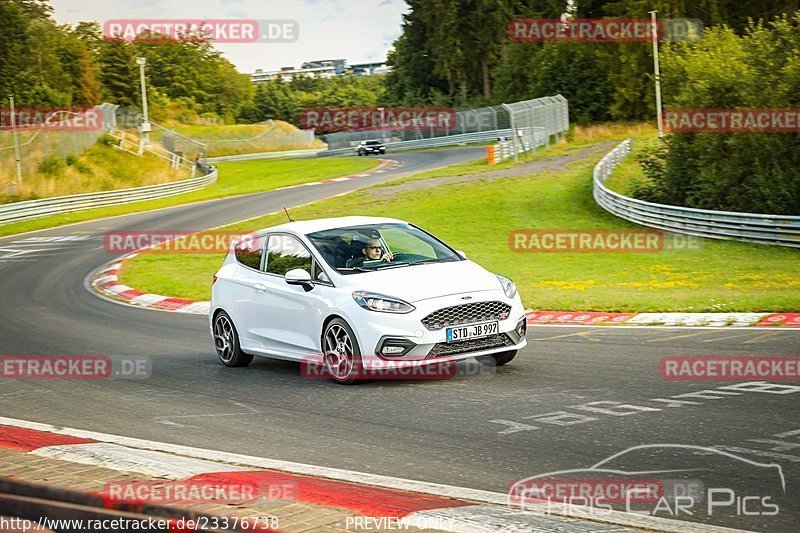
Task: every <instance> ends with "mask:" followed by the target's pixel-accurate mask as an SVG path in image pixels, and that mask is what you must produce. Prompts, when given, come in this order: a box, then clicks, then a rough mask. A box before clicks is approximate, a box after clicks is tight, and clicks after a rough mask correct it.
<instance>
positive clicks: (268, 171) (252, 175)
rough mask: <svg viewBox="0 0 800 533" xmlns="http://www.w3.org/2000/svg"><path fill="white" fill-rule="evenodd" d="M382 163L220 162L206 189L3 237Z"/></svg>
mask: <svg viewBox="0 0 800 533" xmlns="http://www.w3.org/2000/svg"><path fill="white" fill-rule="evenodd" d="M124 155H126V157H128V158H129V159H127V160H126V161H125V164H127V165H131V166H132V163H133V162H135V161H136V160H135V159H132V158H135V157H136V156H133V155H128V154H124ZM378 164H379V162H378V161H376V160H374V159H373V160H370V159H363V158H355V157H352V158H326V159H284V160H253V161H232V162H229V163H220V164H219V165H217V168H218V169H219V180H218V181H217V183H215V184H213V185H209V186H208V187H206V188H205V189H201V190H199V191H193V192H189V193H186V194H181V195H177V196H171V197H169V198H161V199H159V200H149V201H145V202H137V203H133V204H126V205H119V206H114V207H104V208H100V209H90V210H87V211H78V212H75V213H65V214H62V215H53V216H49V217H43V218H37V219H34V220H28V221H22V222H14V223H11V224H5V225H3V226H0V236H4V235H13V234H16V233H23V232H26V231H34V230H38V229H44V228H52V227H56V226H63V225H64V224H72V223H75V222H81V221H84V220H92V219H97V218H104V217H110V216H116V215H124V214H127V213H137V212H139V211H146V210H149V209H158V208H162V207H170V206H174V205H179V204H186V203H190V202H198V201H202V200H210V199H214V198H223V197H225V196H233V195H238V194H248V193H255V192H263V191H269V190H273V189H277V188H279V187H286V186H288V185H296V184H299V183H308V182H311V181H317V180H320V179H328V178H336V177H340V176H347V175H349V174H354V173H358V172H364V171H367V170H369V169H371V168H374V167H375V166H377V165H378Z"/></svg>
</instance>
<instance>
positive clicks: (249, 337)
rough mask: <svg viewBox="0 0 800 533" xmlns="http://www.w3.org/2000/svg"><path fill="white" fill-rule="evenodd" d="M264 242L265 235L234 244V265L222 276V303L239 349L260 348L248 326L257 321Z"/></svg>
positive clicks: (261, 286) (255, 324)
mask: <svg viewBox="0 0 800 533" xmlns="http://www.w3.org/2000/svg"><path fill="white" fill-rule="evenodd" d="M266 246H267V237H266V236H265V235H262V236H259V237H256V238H255V239H253V240H246V241H242V242H241V243H239V244H237V245H236V246H235V247H234V249H233V254H234V257H235V259H236V268H235V269H234V270H233V271H232V272H231V274H230V275H229V276H226V277H225V278H224V283H225V305H224V307H225V309H226V310H227V311H228V314H229V315H230V316H231V319H232V320H233V323H234V325H235V326H236V330H237V331H238V333H239V342H240V343H241V346H242V349H243V350H245V351H246V352H248V353H250V351H252V350H254V349H255V350H258V349H260V348H261V346H260V343H259V342H258V341H257V340H256V339H254V337H253V334H252V330H253V329H254V328H255V327H256V326H257V324H258V320H257V315H256V305H257V298H258V296H259V295H260V293H261V290H262V289H265V288H266V286H264V285H263V280H262V279H261V276H263V274H262V267H263V259H264V250H265V248H266Z"/></svg>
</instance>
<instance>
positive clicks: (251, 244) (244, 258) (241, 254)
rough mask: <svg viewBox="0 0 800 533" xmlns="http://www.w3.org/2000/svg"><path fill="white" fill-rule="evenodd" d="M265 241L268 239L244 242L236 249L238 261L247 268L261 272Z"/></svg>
mask: <svg viewBox="0 0 800 533" xmlns="http://www.w3.org/2000/svg"><path fill="white" fill-rule="evenodd" d="M265 241H266V237H256V238H255V239H246V240H243V241H242V242H241V243H240V244H238V245H236V248H234V254H235V255H236V260H237V261H238V262H240V263H241V264H243V265H244V266H246V267H250V268H254V269H256V270H259V269H260V268H261V258H262V257H263V255H264V244H265Z"/></svg>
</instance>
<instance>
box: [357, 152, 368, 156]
mask: <svg viewBox="0 0 800 533" xmlns="http://www.w3.org/2000/svg"><path fill="white" fill-rule="evenodd" d="M365 155H367V153H366V152H365V151H364V150H359V151H358V157H364V156H365Z"/></svg>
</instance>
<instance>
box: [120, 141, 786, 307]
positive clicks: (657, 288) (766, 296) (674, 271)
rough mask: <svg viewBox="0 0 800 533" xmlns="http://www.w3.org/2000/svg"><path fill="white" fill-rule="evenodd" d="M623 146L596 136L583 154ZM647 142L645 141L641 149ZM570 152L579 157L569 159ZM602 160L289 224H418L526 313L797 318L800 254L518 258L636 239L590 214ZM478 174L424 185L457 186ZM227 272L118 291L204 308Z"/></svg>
mask: <svg viewBox="0 0 800 533" xmlns="http://www.w3.org/2000/svg"><path fill="white" fill-rule="evenodd" d="M617 138H618V136H616V135H610V136H602V135H599V136H596V137H593V138H592V139H591V140H587V144H592V143H596V142H597V141H601V140H602V141H607V140H617ZM645 138H649V135H648V136H643V137H640V138H639V139H638V140H643V139H645ZM635 142H636V141H635ZM567 151H569V153H572V149H571V147H570V148H565V153H566V152H567ZM541 157H557V154H550V155H542V156H541ZM597 160H599V156H598V157H586V158H584V159H582V160H580V161H577V162H574V163H572V164H571V165H569V166H568V167H566V168H565V169H563V170H560V171H548V172H543V173H537V174H533V175H525V176H510V177H504V178H502V179H493V180H489V179H478V180H474V179H473V180H464V181H461V182H458V181H455V182H452V181H451V182H449V183H442V184H439V185H436V184H435V182H433V183H431V182H428V183H425V184H418V185H420V186H419V187H418V188H416V189H414V188H410V189H406V190H402V191H400V192H397V193H396V194H391V193H390V192H389V191H385V192H384V193H383V194H380V189H379V188H372V189H367V190H362V191H358V192H355V193H352V194H349V195H347V196H344V197H339V198H334V199H330V200H325V201H322V202H318V203H315V204H311V205H308V206H305V207H300V208H295V209H294V210H293V212H292V214H293V216H294V217H295V219H298V220H300V219H313V218H321V217H331V216H345V215H352V214H356V213H358V214H367V215H375V216H391V217H397V218H401V219H405V220H408V221H411V222H413V223H415V224H418V225H420V226H422V227H423V228H425V229H427V230H429V231H431V232H432V233H434V234H435V235H437V236H439V237H440V238H442V239H443V240H445V241H446V242H448V243H449V244H450V245H452V246H453V247H455V248H457V249H460V250H464V251H466V252H467V254H468V256H469V257H470V259H472V260H474V261H476V262H478V263H480V264H481V265H483V266H484V267H486V268H487V269H489V270H491V271H493V272H497V273H499V274H503V275H506V276H508V277H511V278H512V279H514V280H515V281H516V283H517V287H518V288H519V291H520V293H521V295H522V299H523V303H524V304H525V305H526V306H527V307H531V308H534V309H542V310H544V309H547V310H581V311H633V312H636V311H638V312H645V311H651V312H663V311H681V312H727V311H752V312H759V311H764V312H766V311H800V290H798V289H800V275H798V273H797V268H796V266H797V263H798V260H800V252H798V251H796V250H791V249H785V248H778V247H769V246H761V245H752V244H745V243H736V242H724V241H710V240H705V241H701V242H702V247H701V248H700V249H693V250H670V251H662V252H658V253H636V254H631V253H573V254H568V253H567V254H565V253H558V254H546V253H516V252H513V251H511V250H510V248H509V244H508V236H509V233H510V232H512V231H514V230H519V229H531V230H536V229H538V230H553V229H560V230H581V231H584V230H615V229H634V228H639V226H636V225H634V224H631V223H628V222H626V221H624V220H621V219H618V218H616V217H614V216H612V215H611V214H609V213H607V212H606V211H604V210H603V209H601V208H600V207H598V206H597V205H596V204H595V203H594V200H593V199H592V183H591V182H592V168H593V167H594V165H595V164H596V162H597ZM473 166H474V163H468V164H466V165H458V166H456V167H449V168H447V169H442V170H440V171H435V172H432V173H426V174H427V177H428V178H431V177H433V176H436V175H438V176H453V175H458V173H464V172H466V171H469V170H471V169H472V168H473ZM459 167H460V168H459ZM482 168H483V170H485V169H486V167H482ZM454 172H455V174H454ZM631 172H633V171H631ZM416 178H417V179H419V176H417V177H416ZM397 183H398V182H397V181H395V182H392V183H391V184H389V185H387V186H391V185H395V184H397ZM282 222H284V219H283V217H282V216H280V215H275V216H267V217H263V218H260V219H256V220H251V221H247V222H246V223H241V224H235V225H233V226H231V227H229V228H228V229H231V230H237V231H242V232H244V231H250V230H253V229H258V228H263V227H268V226H271V225H275V224H278V223H282ZM221 261H222V256H219V255H206V256H200V255H141V256H138V257H136V258H135V259H133V260H132V261H129V262H128V264H127V269H126V270H125V272H124V273H123V275H122V279H123V283H125V284H126V285H130V286H132V287H135V288H137V289H140V290H145V291H149V292H153V293H158V294H165V295H170V296H181V297H187V298H192V299H201V300H205V299H208V297H209V290H210V280H211V277H212V275H213V274H214V272H215V271H216V269H217V268H218V267H219V265H220V263H221ZM176 279H180V281H179V282H177V283H176Z"/></svg>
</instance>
